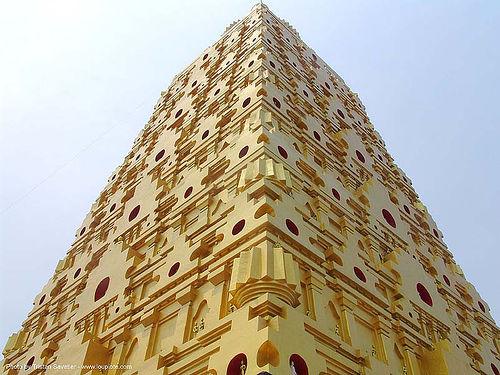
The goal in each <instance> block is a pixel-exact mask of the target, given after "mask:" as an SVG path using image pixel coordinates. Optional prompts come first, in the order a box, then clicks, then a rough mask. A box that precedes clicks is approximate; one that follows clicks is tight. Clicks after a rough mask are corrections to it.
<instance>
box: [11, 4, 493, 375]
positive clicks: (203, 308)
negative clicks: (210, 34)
mask: <svg viewBox="0 0 500 375" xmlns="http://www.w3.org/2000/svg"><path fill="white" fill-rule="evenodd" d="M499 349H500V331H499V329H498V327H496V325H495V323H494V321H493V320H492V318H491V316H490V314H489V309H488V305H487V303H486V302H485V301H484V300H482V299H481V297H480V296H479V295H478V293H477V292H476V290H475V289H474V287H473V286H472V285H471V284H470V283H468V282H467V281H466V280H465V278H464V275H463V273H462V271H461V269H460V267H459V266H457V265H456V264H455V262H454V261H453V258H452V254H451V253H450V252H449V251H448V249H447V248H446V245H445V244H444V243H443V241H442V234H441V232H440V230H439V229H438V227H437V226H436V223H435V222H434V221H433V220H432V218H431V216H430V215H429V213H428V212H427V210H426V208H425V206H424V205H423V204H422V203H421V202H420V201H419V199H418V196H417V194H416V193H415V191H414V190H413V188H412V185H411V181H410V179H409V178H408V177H407V176H406V175H405V174H404V173H403V172H402V171H401V170H400V169H399V168H398V167H397V166H396V165H395V164H394V162H393V159H392V158H391V156H390V155H389V154H388V152H387V150H386V149H385V145H384V142H383V140H382V139H381V138H380V136H379V134H378V133H377V132H376V131H375V130H374V128H373V126H372V124H371V123H370V120H369V119H368V117H367V115H366V113H365V108H364V106H363V104H361V102H360V100H359V99H358V96H357V95H356V94H355V93H353V92H351V90H350V89H349V88H348V87H347V86H346V84H345V83H344V81H343V80H342V79H341V78H340V77H339V76H338V75H337V74H336V73H335V72H334V71H333V70H332V69H331V68H329V67H328V65H327V64H326V63H325V62H324V61H322V60H321V59H320V58H319V57H318V56H317V55H316V54H315V53H314V52H313V51H312V50H311V49H310V48H309V47H307V46H306V45H305V44H304V43H303V42H302V40H301V39H300V37H299V35H298V34H297V32H296V31H295V30H294V29H293V28H292V27H291V26H290V25H289V24H288V23H286V22H285V21H283V20H281V19H279V18H278V17H276V16H275V15H273V14H272V13H271V12H270V11H269V9H268V8H267V7H266V6H265V5H262V4H258V5H256V6H255V7H254V8H253V9H252V11H251V13H250V14H249V15H248V16H246V17H245V18H244V19H242V20H241V21H238V22H235V23H234V24H232V25H231V26H230V27H228V29H227V30H226V31H225V33H224V34H223V36H222V38H221V39H220V40H219V41H217V42H216V43H215V44H214V45H212V46H211V47H209V48H208V49H207V50H206V51H204V52H203V54H202V55H201V56H200V57H199V58H198V59H196V60H195V61H194V62H193V63H192V64H191V65H189V66H188V67H187V68H186V69H185V70H184V71H183V72H182V73H180V74H179V75H178V76H176V78H175V79H174V81H173V83H172V84H171V86H170V87H169V88H168V90H167V91H165V92H162V94H161V97H160V99H159V100H158V102H157V104H156V105H155V107H154V112H153V115H152V116H151V118H150V120H149V122H148V123H147V124H146V126H145V127H144V129H143V130H142V131H141V132H140V134H139V136H138V137H137V139H136V140H135V142H134V144H133V147H132V150H131V151H130V153H129V154H128V155H127V156H126V158H125V160H124V163H123V164H122V165H121V166H119V167H118V168H117V169H116V170H115V171H114V172H113V173H112V174H111V176H110V178H109V181H108V183H107V185H106V187H105V188H104V190H103V191H102V193H101V194H100V196H99V197H98V199H97V200H96V202H95V203H94V204H93V206H92V208H91V210H90V212H89V214H88V215H87V216H86V218H85V220H84V221H83V223H82V226H81V227H80V228H78V230H77V234H76V240H75V242H74V243H73V245H72V246H71V249H70V250H69V251H68V252H67V254H66V256H65V257H64V259H62V260H61V261H60V262H59V264H58V265H57V268H56V270H55V273H54V276H53V277H52V278H51V279H50V280H49V282H48V283H47V285H45V287H44V288H43V289H42V290H41V292H40V294H39V295H38V296H37V297H36V298H35V301H34V307H33V310H32V311H31V312H30V314H29V315H28V318H27V319H26V321H25V322H24V323H23V326H22V329H21V330H20V331H19V332H18V333H15V334H13V335H12V336H11V337H10V338H9V340H8V342H7V344H6V346H5V349H4V351H3V354H4V361H3V371H4V373H6V374H9V375H12V374H16V375H17V374H19V375H21V374H60V373H64V374H69V373H71V374H86V373H91V374H103V373H104V374H122V375H135V374H137V375H141V374H148V375H152V374H158V375H159V374H170V375H194V374H200V375H205V374H212V375H242V374H251V375H257V374H273V375H282V374H298V375H308V374H311V375H318V374H320V375H354V374H366V375H369V374H377V375H378V374H380V375H381V374H384V375H389V374H392V375H445V374H450V375H451V374H452V375H461V374H488V375H490V374H491V375H499V370H498V369H499V368H500V361H499ZM96 365H97V366H96ZM92 366H94V367H92ZM68 371H69V372H68Z"/></svg>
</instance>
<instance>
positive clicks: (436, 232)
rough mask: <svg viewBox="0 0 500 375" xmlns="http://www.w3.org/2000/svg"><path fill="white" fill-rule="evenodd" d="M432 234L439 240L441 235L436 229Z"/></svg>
mask: <svg viewBox="0 0 500 375" xmlns="http://www.w3.org/2000/svg"><path fill="white" fill-rule="evenodd" d="M432 232H433V233H434V235H435V236H436V237H437V238H439V233H438V231H437V230H436V229H434V228H433V229H432Z"/></svg>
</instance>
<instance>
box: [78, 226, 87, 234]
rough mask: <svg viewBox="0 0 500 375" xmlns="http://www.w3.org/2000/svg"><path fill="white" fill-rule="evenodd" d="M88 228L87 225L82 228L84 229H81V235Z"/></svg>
mask: <svg viewBox="0 0 500 375" xmlns="http://www.w3.org/2000/svg"><path fill="white" fill-rule="evenodd" d="M86 229H87V228H86V227H83V228H82V230H81V231H80V236H81V235H83V234H84V233H85V230H86Z"/></svg>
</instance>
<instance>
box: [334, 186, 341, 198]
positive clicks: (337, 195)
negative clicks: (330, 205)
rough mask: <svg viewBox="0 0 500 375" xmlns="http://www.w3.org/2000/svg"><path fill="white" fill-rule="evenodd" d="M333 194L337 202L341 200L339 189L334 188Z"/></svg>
mask: <svg viewBox="0 0 500 375" xmlns="http://www.w3.org/2000/svg"><path fill="white" fill-rule="evenodd" d="M332 194H333V196H334V197H335V198H337V200H340V193H339V192H338V191H337V189H335V188H332Z"/></svg>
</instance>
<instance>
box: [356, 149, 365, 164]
mask: <svg viewBox="0 0 500 375" xmlns="http://www.w3.org/2000/svg"><path fill="white" fill-rule="evenodd" d="M356 156H357V158H358V160H359V161H360V162H361V163H364V162H365V157H364V156H363V154H362V153H361V152H359V151H358V150H356Z"/></svg>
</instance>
